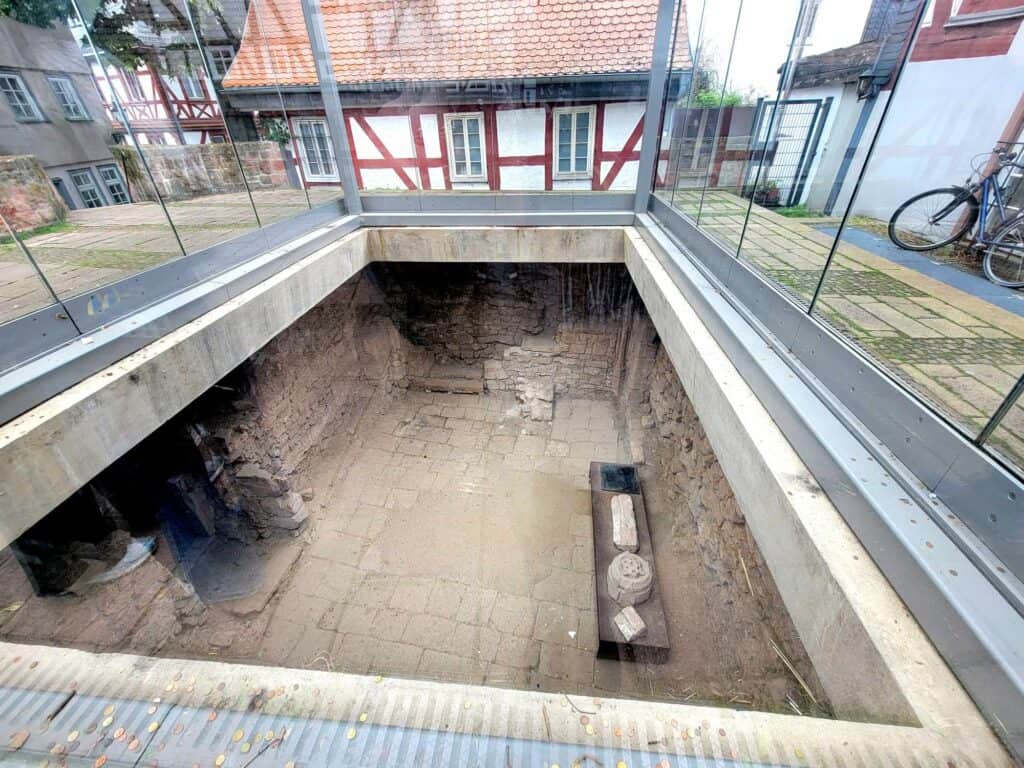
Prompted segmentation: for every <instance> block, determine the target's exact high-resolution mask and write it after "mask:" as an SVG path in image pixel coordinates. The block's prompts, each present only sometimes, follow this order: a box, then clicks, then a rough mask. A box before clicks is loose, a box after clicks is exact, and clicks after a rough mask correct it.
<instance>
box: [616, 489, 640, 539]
mask: <svg viewBox="0 0 1024 768" xmlns="http://www.w3.org/2000/svg"><path fill="white" fill-rule="evenodd" d="M612 543H614V544H615V546H616V547H617V548H618V549H620V550H623V551H625V552H636V551H637V549H638V548H639V547H640V542H639V540H638V538H637V532H636V515H635V514H634V512H633V498H632V497H631V496H629V495H627V494H624V493H620V494H617V495H616V496H613V497H612Z"/></svg>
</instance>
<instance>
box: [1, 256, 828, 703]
mask: <svg viewBox="0 0 1024 768" xmlns="http://www.w3.org/2000/svg"><path fill="white" fill-rule="evenodd" d="M187 435H192V436H193V438H194V439H193V441H192V442H193V444H195V445H197V446H198V449H196V450H197V453H198V454H200V455H202V456H204V457H205V459H206V460H205V461H196V462H193V463H194V465H195V466H202V467H204V468H205V469H206V470H207V471H206V472H205V474H206V476H207V477H208V478H209V479H211V480H212V485H213V487H214V488H215V489H216V492H217V495H218V496H219V497H220V498H222V499H223V500H224V502H225V505H226V507H228V508H231V509H234V510H237V512H230V511H228V510H222V511H221V512H219V513H218V514H219V515H220V516H221V518H225V517H230V516H231V515H235V516H236V517H237V518H238V519H236V520H235V522H234V525H235V526H236V527H237V526H238V525H240V524H241V523H240V522H239V521H240V520H242V521H244V525H245V528H246V531H245V532H243V533H238V532H237V531H236V532H235V534H234V535H235V538H236V539H240V540H242V541H244V542H245V545H244V546H247V547H249V548H250V549H251V551H253V552H256V553H257V554H258V557H257V559H258V560H262V561H264V562H263V563H262V566H261V579H262V583H261V584H260V586H259V587H258V589H257V590H256V592H255V593H254V594H250V595H248V596H246V597H244V598H242V599H239V600H227V601H223V600H219V599H218V600H213V599H209V600H207V599H205V597H206V596H205V595H204V594H203V590H202V589H199V590H198V594H192V590H191V589H190V587H189V579H188V577H187V574H186V573H183V571H182V568H181V567H180V563H179V562H177V561H176V558H175V557H174V553H175V552H176V551H177V548H176V547H174V546H169V542H168V540H167V530H168V528H167V526H166V525H164V526H160V525H158V524H157V523H158V522H159V520H160V514H161V509H162V508H163V507H166V505H167V503H168V502H167V501H166V497H167V493H166V492H165V489H163V488H158V486H160V485H161V477H160V475H161V472H160V471H153V466H154V465H159V464H165V465H167V466H166V471H165V472H164V473H163V474H165V475H167V477H170V476H172V475H174V476H179V475H178V473H179V470H181V467H179V466H174V467H171V466H169V465H170V462H168V461H167V460H166V459H164V458H162V457H163V456H164V455H165V453H166V452H169V451H172V450H173V451H174V452H175V453H178V452H180V451H181V450H183V449H182V446H183V445H185V444H186V443H188V440H186V439H184V436H187ZM196 436H199V437H196ZM595 460H599V461H609V462H637V463H638V466H639V467H640V472H639V477H640V482H641V484H642V486H643V490H644V494H645V498H646V500H647V504H648V517H649V520H650V524H651V529H652V534H653V542H654V554H655V557H656V561H657V570H658V577H659V593H660V595H661V598H662V600H663V604H664V606H665V609H666V614H667V620H668V626H669V631H670V633H671V645H672V648H673V651H672V653H671V655H670V656H669V657H668V659H667V660H666V662H665V663H664V664H644V663H630V662H628V661H619V660H605V659H597V658H596V650H597V647H598V638H597V624H596V614H595V572H594V568H595V566H594V546H593V533H592V522H591V505H590V485H589V478H588V472H589V467H590V463H591V462H592V461H595ZM180 463H181V462H176V464H180ZM139 464H145V465H147V466H149V467H150V469H149V470H148V471H146V472H142V471H141V470H139V469H138V466H137V465H139ZM133 466H135V468H134V469H129V468H130V467H133ZM140 472H142V474H141V475H140ZM140 476H145V480H144V481H143V480H141V479H139V478H140ZM203 479H204V480H205V479H206V478H205V477H204V478H203ZM144 482H145V483H148V484H149V485H150V486H153V487H149V488H143V487H140V486H141V485H142V484H143V483H144ZM163 483H164V484H166V483H167V480H166V479H164V480H163ZM92 485H93V488H94V489H95V492H96V493H98V494H102V495H103V496H104V497H106V498H108V499H109V500H110V502H111V503H112V504H113V506H114V507H118V506H121V505H124V506H128V507H131V508H132V510H133V512H134V514H135V515H136V517H143V518H144V517H145V514H144V510H143V509H140V507H143V508H145V507H146V505H148V506H149V508H150V509H151V511H152V514H151V517H152V520H153V521H154V525H153V526H152V528H151V530H148V531H146V530H142V531H141V532H143V533H153V532H156V533H159V535H160V544H161V546H160V547H159V548H158V553H157V555H156V556H155V557H154V558H153V559H152V561H151V562H148V563H146V564H144V565H143V566H141V567H139V568H138V569H136V570H135V571H133V572H132V573H129V574H127V575H126V576H123V577H121V578H120V579H118V580H117V581H116V582H113V583H109V584H103V585H96V586H93V587H91V588H90V589H88V590H85V591H84V592H80V594H75V595H73V596H61V597H53V596H49V597H37V596H35V595H33V594H32V590H31V588H30V586H29V584H28V582H27V581H26V580H25V578H24V576H23V575H22V572H21V569H20V568H19V566H18V564H17V563H16V562H15V559H14V558H13V556H12V555H11V554H10V553H8V554H7V556H6V557H5V560H4V563H3V566H2V574H3V577H2V582H0V590H2V597H0V604H2V605H16V604H18V603H21V606H20V607H19V608H18V609H17V610H10V611H7V612H5V613H4V614H3V617H2V619H0V620H2V624H0V637H2V638H3V639H6V640H15V641H31V642H44V643H52V644H57V645H70V646H75V647H79V648H84V649H89V650H101V651H132V652H136V653H141V654H146V655H161V656H175V657H177V656H184V657H195V658H211V657H216V658H222V659H228V660H232V661H244V662H259V663H263V664H272V665H283V666H290V667H297V668H317V669H328V670H343V671H349V672H356V673H369V674H381V675H401V676H412V677H419V678H429V679H437V680H443V681H459V682H467V683H477V684H488V685H497V686H513V687H518V688H528V689H540V690H545V691H562V692H568V693H592V694H600V695H607V696H627V697H642V698H647V699H668V700H686V701H707V702H715V703H720V704H728V705H730V706H740V707H752V708H759V709H767V710H774V711H790V712H792V711H793V710H794V709H799V711H801V712H803V713H805V714H807V713H815V714H821V715H827V714H828V704H827V702H828V697H827V695H826V694H825V693H824V691H823V690H822V689H821V687H820V685H819V684H818V683H817V681H816V677H815V675H814V672H813V669H812V668H811V665H810V662H809V661H808V659H807V655H806V653H805V651H804V650H803V647H802V645H801V643H800V640H799V638H798V636H797V633H796V632H795V630H794V628H793V625H792V623H791V622H790V620H789V618H788V616H787V614H786V611H785V608H784V606H783V604H782V601H781V599H780V597H779V595H778V592H777V590H776V588H775V586H774V584H773V582H772V579H771V576H770V574H769V573H768V570H767V568H766V567H765V566H764V563H763V560H762V558H761V557H760V555H759V553H758V551H757V548H756V545H755V544H754V542H753V539H752V538H751V536H750V535H749V533H748V531H747V529H746V526H745V524H744V519H743V515H742V513H741V512H740V510H739V508H738V506H737V503H736V500H735V498H734V497H733V495H732V492H731V490H730V488H729V484H728V482H727V481H726V479H725V477H724V476H723V474H722V471H721V468H720V467H719V465H718V463H717V461H716V459H715V456H714V452H713V451H712V449H711V447H710V445H709V444H708V441H707V438H706V436H705V435H704V433H703V430H702V428H701V425H700V422H699V420H698V419H697V417H696V414H695V413H694V411H693V409H692V406H691V405H690V404H689V401H688V400H687V398H686V395H685V393H684V392H683V389H682V387H681V385H680V383H679V380H678V377H677V376H676V374H675V371H674V370H673V368H672V366H671V364H670V363H669V361H668V359H667V357H666V355H665V352H664V350H663V349H662V348H661V345H660V342H659V340H658V338H657V334H656V332H655V331H654V328H653V325H652V324H651V321H650V318H649V317H648V316H647V313H646V311H645V309H644V306H643V303H642V302H641V301H640V299H639V297H638V296H637V294H636V291H635V289H634V287H633V285H632V282H631V281H630V278H629V276H628V274H627V272H626V270H625V267H624V266H622V265H618V264H608V265H567V264H543V265H542V264H516V265H495V264H471V265H416V264H377V265H372V266H370V267H368V268H367V269H366V270H364V271H363V272H362V273H361V274H360V275H358V276H356V277H355V278H353V280H351V281H349V283H347V284H345V285H343V286H342V287H341V288H339V289H338V290H337V291H335V292H334V293H333V294H332V295H331V296H329V297H328V298H327V299H325V300H324V301H323V302H321V303H320V304H319V305H318V306H317V307H316V308H314V309H313V310H312V311H311V312H309V313H308V314H307V315H305V316H304V317H303V318H301V319H300V320H298V321H297V322H296V323H295V324H294V325H293V326H292V327H291V328H289V329H287V330H286V331H284V332H283V333H282V334H280V335H279V336H278V337H277V338H275V339H274V340H273V341H271V342H270V343H269V344H268V345H267V346H266V347H265V348H264V349H262V350H261V351H260V352H258V353H257V354H256V355H254V356H253V357H252V358H251V359H250V360H249V361H248V362H247V363H245V364H244V365H243V366H242V367H241V368H239V369H237V370H236V371H234V372H233V373H232V374H231V375H229V376H228V377H227V378H226V379H224V380H223V381H221V382H220V383H219V384H218V385H217V386H216V387H215V388H214V389H213V390H211V391H210V392H208V393H207V394H206V395H204V396H203V397H202V398H201V399H200V400H199V401H197V402H196V403H194V404H193V405H192V406H190V408H188V409H187V410H186V411H185V412H184V413H183V414H181V415H180V416H179V417H178V418H176V419H175V420H174V421H173V422H172V423H170V424H167V425H165V426H164V427H163V428H162V429H161V430H159V431H158V432H157V433H155V434H154V435H152V436H151V437H150V438H148V439H147V440H146V441H145V442H144V443H143V444H142V445H141V446H139V447H138V448H136V449H135V450H134V451H133V452H131V453H129V454H128V455H127V456H125V457H124V458H122V459H121V460H120V461H119V462H118V464H117V465H115V466H114V467H112V468H111V469H109V470H108V471H107V472H105V473H104V474H102V475H101V476H100V477H99V478H97V480H96V481H95V482H94V483H93V484H92ZM285 489H286V490H285ZM296 494H298V495H299V497H300V498H301V504H302V506H303V507H304V511H303V513H302V514H303V516H305V520H304V522H301V525H300V524H298V523H296V525H295V527H294V529H292V530H289V529H290V528H292V526H291V525H290V524H287V523H288V521H289V520H290V519H291V518H288V517H281V511H280V510H281V505H282V499H289V500H290V499H293V498H294V497H295V495H296ZM161 505H163V506H161ZM54 514H57V515H59V514H60V510H58V511H57V512H56V513H54ZM133 525H134V526H135V527H136V528H141V529H145V524H144V522H142V521H135V522H134V523H133ZM218 526H220V527H223V524H222V521H218ZM137 532H138V531H137ZM243 548H244V547H243ZM220 556H221V557H226V558H231V557H234V556H237V553H234V550H232V552H228V553H224V554H222V555H220ZM243 559H244V557H243ZM232 566H233V567H235V568H238V567H241V566H239V565H238V563H237V562H236V561H232ZM221 570H222V571H223V570H224V569H221ZM602 578H603V575H602ZM197 586H198V585H197ZM774 648H778V649H780V650H781V652H782V654H784V655H785V657H786V660H787V661H788V662H789V663H791V664H793V665H794V667H795V669H797V670H798V671H799V675H800V679H801V680H802V681H803V682H800V681H798V679H797V678H796V677H795V676H794V675H793V674H792V672H791V671H790V670H789V669H787V666H786V664H785V663H784V661H783V659H782V658H781V657H780V654H779V653H778V652H776V651H775V650H773V649H774ZM812 696H813V699H812Z"/></svg>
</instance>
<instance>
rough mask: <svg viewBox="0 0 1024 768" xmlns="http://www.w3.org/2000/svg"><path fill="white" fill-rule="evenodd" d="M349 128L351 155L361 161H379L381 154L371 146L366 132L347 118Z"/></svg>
mask: <svg viewBox="0 0 1024 768" xmlns="http://www.w3.org/2000/svg"><path fill="white" fill-rule="evenodd" d="M347 119H348V124H349V127H350V128H351V129H352V153H353V155H354V156H355V157H357V158H361V159H363V160H380V159H381V154H380V152H378V151H377V148H376V147H375V146H373V142H371V141H370V139H369V137H367V135H366V131H364V130H363V127H362V126H361V125H359V123H357V122H356V121H355V120H353V119H352V118H347Z"/></svg>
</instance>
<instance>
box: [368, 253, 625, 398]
mask: <svg viewBox="0 0 1024 768" xmlns="http://www.w3.org/2000/svg"><path fill="white" fill-rule="evenodd" d="M370 275H371V279H373V281H374V282H375V284H376V285H377V286H378V287H379V288H380V290H381V292H382V293H383V294H384V295H385V296H386V297H387V300H388V307H389V312H390V316H391V318H392V320H393V322H394V323H395V325H396V327H397V328H398V329H399V330H400V331H401V333H402V335H403V337H404V338H405V339H406V340H407V341H408V342H409V345H410V346H409V347H406V349H405V351H406V354H405V355H404V360H405V365H406V369H405V377H404V380H403V383H404V384H406V385H408V384H410V383H413V382H414V381H415V379H416V378H417V377H423V376H426V375H427V371H426V370H424V369H425V367H427V366H431V365H436V364H440V365H446V364H456V365H461V366H480V370H481V372H482V377H483V381H484V384H485V387H486V389H487V390H490V391H512V390H517V389H521V388H522V387H523V386H524V385H528V384H531V383H533V384H550V385H551V386H552V387H553V391H554V394H556V395H558V394H565V393H567V392H570V391H571V392H572V393H573V395H574V396H577V397H593V398H598V399H610V398H613V397H615V396H616V394H617V393H618V390H619V384H620V374H621V370H622V366H621V361H622V356H623V352H624V348H625V342H626V339H625V336H624V334H623V328H624V320H625V319H626V318H627V317H629V315H630V313H631V312H632V311H633V307H634V306H636V305H637V304H639V299H638V297H637V295H636V292H635V290H634V289H633V285H632V282H631V281H630V279H629V275H628V273H627V272H626V270H625V267H623V266H621V265H617V264H591V265H567V264H482V263H481V264H468V265H467V264H450V265H449V264H446V265H432V264H375V265H373V267H372V268H371V269H370ZM423 353H426V356H424V355H423Z"/></svg>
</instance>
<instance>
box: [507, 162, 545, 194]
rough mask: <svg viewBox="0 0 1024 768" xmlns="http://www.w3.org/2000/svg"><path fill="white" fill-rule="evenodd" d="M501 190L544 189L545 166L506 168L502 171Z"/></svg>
mask: <svg viewBox="0 0 1024 768" xmlns="http://www.w3.org/2000/svg"><path fill="white" fill-rule="evenodd" d="M501 188H502V189H503V190H524V189H531V190H538V189H539V190H542V189H544V166H543V165H517V166H504V167H503V168H502V169H501Z"/></svg>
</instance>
